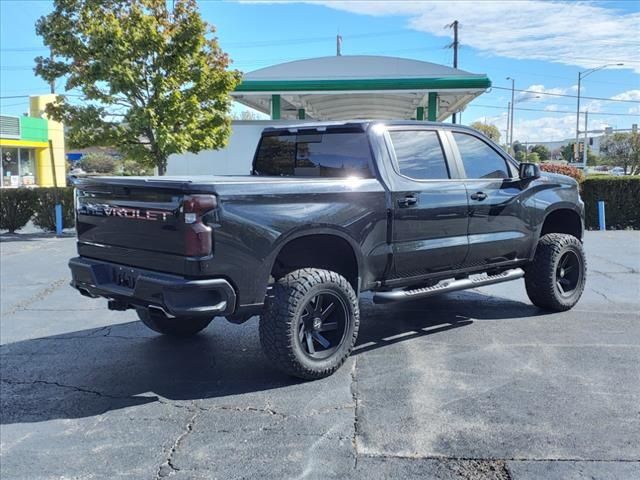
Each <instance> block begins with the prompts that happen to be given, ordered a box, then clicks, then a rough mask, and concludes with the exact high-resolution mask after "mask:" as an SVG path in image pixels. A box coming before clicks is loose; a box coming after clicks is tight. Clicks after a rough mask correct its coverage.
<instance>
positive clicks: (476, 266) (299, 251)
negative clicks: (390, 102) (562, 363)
mask: <svg viewBox="0 0 640 480" xmlns="http://www.w3.org/2000/svg"><path fill="white" fill-rule="evenodd" d="M252 168H253V169H252V172H251V175H247V176H237V177H232V176H230V177H214V176H212V177H207V176H202V177H192V178H172V177H153V178H139V177H138V178H136V177H129V178H126V177H125V178H122V177H120V178H114V177H107V178H105V177H101V178H86V179H83V180H81V181H79V183H78V184H77V185H76V187H77V188H76V212H77V218H76V224H77V232H78V244H77V246H78V254H79V256H78V257H76V258H73V259H72V260H71V261H70V263H69V265H70V268H71V271H72V276H73V280H72V286H73V287H75V288H76V289H78V290H79V291H80V293H82V294H83V295H86V296H89V297H105V298H107V299H109V308H110V309H114V310H126V309H130V308H133V309H135V310H136V311H137V313H138V316H139V317H140V319H141V320H142V321H143V322H144V323H145V324H146V325H147V326H148V327H150V328H151V329H153V330H155V331H157V332H160V333H163V334H168V335H175V336H184V335H192V334H195V333H197V332H199V331H200V330H202V329H204V328H205V327H206V326H207V325H208V324H209V323H210V322H211V320H212V319H213V318H214V317H216V316H225V317H226V318H227V319H228V320H229V321H231V322H234V323H241V322H243V321H246V320H247V319H249V318H250V317H251V316H253V315H260V316H261V319H260V327H259V328H260V339H261V343H262V346H263V349H264V351H265V353H266V356H267V357H268V358H269V359H270V361H272V362H273V363H274V364H275V365H276V366H277V367H279V368H281V369H282V370H284V371H285V372H288V373H290V374H292V375H295V376H298V377H301V378H305V379H314V378H321V377H324V376H327V375H330V374H331V373H333V372H334V371H335V370H336V369H337V368H339V367H340V365H341V364H342V363H343V362H344V361H345V359H346V358H347V357H348V355H349V353H350V351H351V349H352V348H353V345H354V343H355V341H356V337H357V334H358V325H359V321H360V313H359V309H358V296H359V295H360V293H361V292H365V291H372V292H373V300H374V301H375V302H376V303H386V302H400V301H407V300H414V299H420V298H423V297H427V296H430V295H434V294H438V293H443V292H450V291H454V290H461V289H466V288H475V287H479V286H483V285H489V284H493V283H498V282H505V281H508V280H514V279H518V278H521V277H524V282H525V287H526V291H527V294H528V296H529V298H530V299H531V301H532V302H533V303H534V304H535V305H537V306H539V307H541V308H544V309H549V310H554V311H562V310H567V309H569V308H571V307H573V306H574V305H575V304H576V302H577V301H578V299H579V298H580V296H581V294H582V291H583V289H584V284H585V275H586V261H585V256H584V253H583V248H582V236H583V224H584V222H583V217H584V205H583V203H582V201H581V200H580V196H579V193H578V186H577V184H576V182H575V181H574V180H572V179H571V178H569V177H565V176H561V175H553V174H546V173H541V172H540V170H539V168H538V166H537V165H535V164H528V163H520V164H518V163H517V162H516V161H514V160H513V159H512V158H511V157H510V156H509V155H508V154H506V153H505V152H504V151H503V150H501V149H500V147H498V146H497V145H496V144H494V143H493V142H492V141H491V140H489V139H488V138H486V137H484V136H483V135H482V134H480V133H478V132H477V131H475V130H472V129H469V128H466V127H462V126H459V125H451V124H440V123H426V122H366V121H357V122H346V123H317V124H304V125H298V126H292V127H286V128H267V129H265V131H264V132H263V134H262V137H261V140H260V143H259V145H258V148H257V151H256V154H255V157H254V160H253V167H252ZM452 308H455V306H452Z"/></svg>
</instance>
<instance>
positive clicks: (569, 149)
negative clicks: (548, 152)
mask: <svg viewBox="0 0 640 480" xmlns="http://www.w3.org/2000/svg"><path fill="white" fill-rule="evenodd" d="M574 145H575V142H574V143H569V144H568V145H565V146H564V147H562V148H561V149H560V153H561V155H562V159H563V160H566V161H567V162H569V163H571V162H573V160H574V156H573V146H574Z"/></svg>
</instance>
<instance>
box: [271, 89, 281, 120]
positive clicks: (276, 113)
mask: <svg viewBox="0 0 640 480" xmlns="http://www.w3.org/2000/svg"><path fill="white" fill-rule="evenodd" d="M271 120H280V95H271Z"/></svg>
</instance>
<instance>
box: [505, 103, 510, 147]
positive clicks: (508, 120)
mask: <svg viewBox="0 0 640 480" xmlns="http://www.w3.org/2000/svg"><path fill="white" fill-rule="evenodd" d="M509 125H511V102H509V104H508V106H507V131H506V135H507V139H506V141H505V143H506V144H507V150H509V145H510V142H509Z"/></svg>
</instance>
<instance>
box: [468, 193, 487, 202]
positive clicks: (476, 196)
mask: <svg viewBox="0 0 640 480" xmlns="http://www.w3.org/2000/svg"><path fill="white" fill-rule="evenodd" d="M485 198H487V194H486V193H484V192H476V193H472V194H471V200H478V201H482V200H484V199H485Z"/></svg>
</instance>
